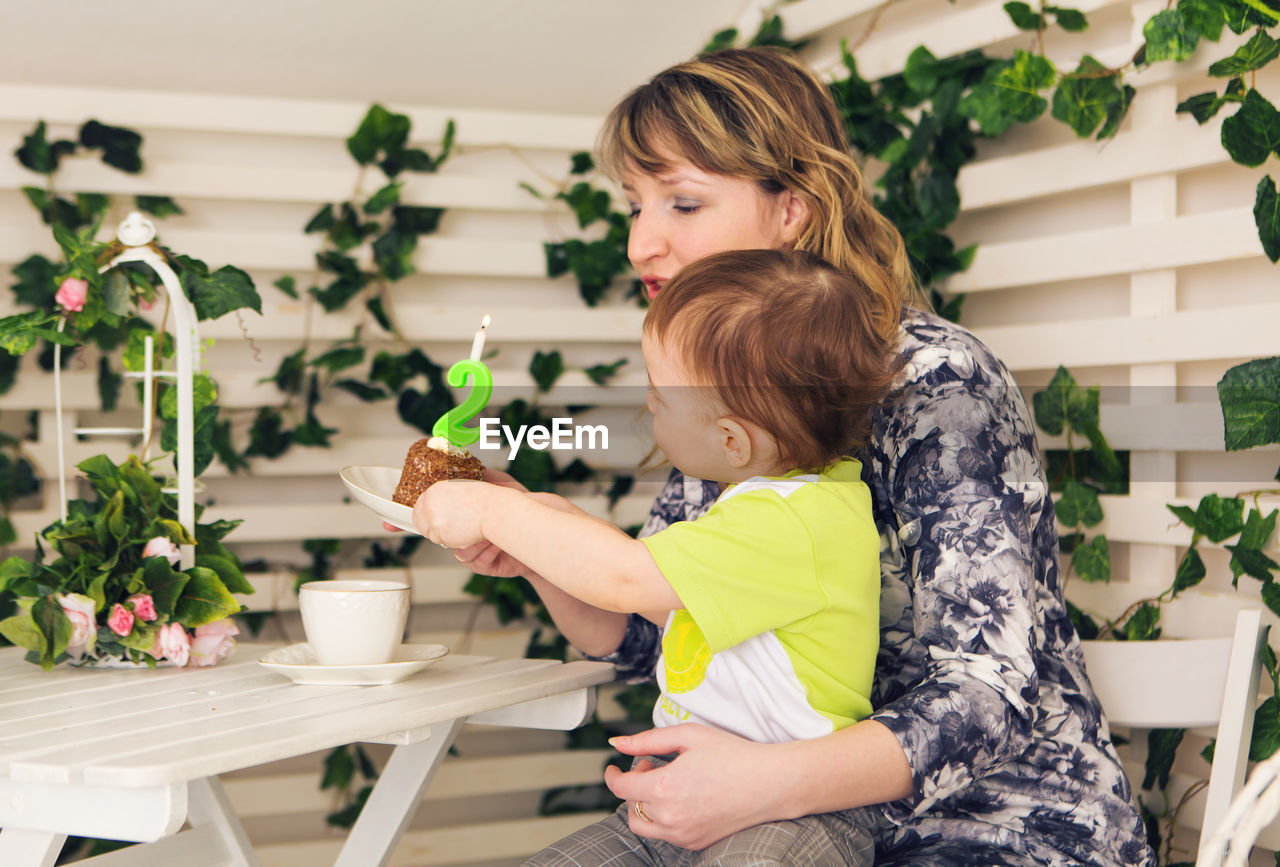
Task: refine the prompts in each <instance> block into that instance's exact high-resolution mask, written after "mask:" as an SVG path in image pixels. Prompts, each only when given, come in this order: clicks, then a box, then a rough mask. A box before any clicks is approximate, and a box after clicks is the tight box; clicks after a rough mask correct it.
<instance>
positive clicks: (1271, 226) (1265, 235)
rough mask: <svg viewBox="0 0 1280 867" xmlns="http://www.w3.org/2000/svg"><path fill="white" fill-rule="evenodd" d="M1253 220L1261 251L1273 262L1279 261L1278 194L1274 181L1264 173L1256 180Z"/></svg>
mask: <svg viewBox="0 0 1280 867" xmlns="http://www.w3.org/2000/svg"><path fill="white" fill-rule="evenodd" d="M1253 222H1254V224H1255V225H1256V226H1257V227H1258V240H1259V241H1261V242H1262V251H1263V252H1264V253H1266V255H1267V258H1268V259H1270V260H1271V261H1272V262H1273V263H1274V262H1277V261H1280V196H1277V195H1276V183H1275V181H1273V180H1271V176H1270V175H1266V176H1265V177H1263V178H1261V179H1260V180H1259V181H1258V189H1257V193H1256V194H1255V196H1254V200H1253Z"/></svg>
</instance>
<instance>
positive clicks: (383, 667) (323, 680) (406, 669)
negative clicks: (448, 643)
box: [258, 643, 449, 686]
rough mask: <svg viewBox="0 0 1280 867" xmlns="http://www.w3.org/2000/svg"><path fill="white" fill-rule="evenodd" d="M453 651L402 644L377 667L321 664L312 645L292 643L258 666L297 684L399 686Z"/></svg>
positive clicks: (273, 652)
mask: <svg viewBox="0 0 1280 867" xmlns="http://www.w3.org/2000/svg"><path fill="white" fill-rule="evenodd" d="M448 652H449V648H447V647H445V646H444V645H443V644H402V645H400V646H399V647H397V648H396V655H395V658H394V659H392V660H391V662H383V663H379V664H377V665H320V664H319V663H318V662H316V655H315V653H313V652H312V650H311V645H310V644H305V643H304V644H291V645H289V646H288V647H281V648H280V649H279V650H273V651H271V652H270V653H268V654H267V655H266V656H264V657H262V658H261V659H259V660H258V664H259V665H262V666H264V667H266V668H269V669H271V670H272V671H274V672H276V673H277V674H283V675H284V676H285V677H287V678H289V679H290V680H292V681H293V682H294V683H310V684H327V685H334V686H340V685H345V686H371V685H373V684H378V683H395V682H396V681H400V680H404V679H405V678H406V677H408V676H410V675H412V674H417V673H418V672H419V671H422V669H424V668H426V667H427V666H428V665H430V664H431V663H433V662H435V661H436V660H438V659H441V658H442V657H444V656H445V655H446V654H447V653H448Z"/></svg>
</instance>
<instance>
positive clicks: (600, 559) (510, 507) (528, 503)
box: [413, 480, 683, 615]
mask: <svg viewBox="0 0 1280 867" xmlns="http://www.w3.org/2000/svg"><path fill="white" fill-rule="evenodd" d="M413 523H414V526H415V527H417V528H418V530H419V532H421V533H422V534H423V535H424V536H426V537H427V538H428V539H431V540H432V541H433V542H439V543H442V544H445V545H448V546H449V547H451V548H462V547H466V546H468V545H473V544H475V543H476V542H479V541H481V540H482V539H485V540H488V541H490V542H492V543H493V544H494V545H496V546H498V547H499V548H501V549H502V550H504V551H506V552H508V553H510V554H511V555H512V556H513V557H515V558H516V559H517V560H520V561H521V562H523V563H525V564H526V565H528V566H529V568H531V569H532V570H534V571H535V572H537V573H538V574H539V575H541V576H542V577H543V578H545V579H546V580H547V581H549V582H550V583H551V584H553V585H555V586H556V587H559V588H560V589H561V590H563V591H564V592H566V593H568V594H569V595H571V596H573V597H575V598H577V599H580V600H582V601H583V602H586V603H588V604H590V605H594V606H595V607H597V608H602V609H604V610H606V611H618V612H627V613H630V612H645V613H646V615H653V614H655V613H658V612H666V611H672V610H674V609H677V608H681V607H683V606H682V605H681V604H680V597H678V596H677V595H676V593H675V591H674V590H672V589H671V585H670V584H668V583H667V580H666V578H665V577H663V575H662V572H661V571H660V570H659V569H658V566H657V564H656V563H654V562H653V558H652V557H651V556H650V555H649V550H648V549H647V548H646V547H645V546H644V544H643V543H642V542H639V541H637V540H635V539H632V538H631V537H630V536H628V535H627V534H626V533H624V532H622V531H621V530H619V529H618V528H617V527H614V526H613V525H611V524H609V523H608V522H606V521H601V520H599V519H597V518H593V517H591V516H590V515H587V514H586V513H585V512H582V511H580V510H577V509H574V510H573V511H568V512H566V511H562V510H560V509H558V508H554V507H552V506H550V505H547V504H546V503H542V502H538V501H537V500H536V499H534V497H533V496H532V495H530V494H526V493H523V492H521V491H515V490H512V489H510V488H503V487H498V486H496V485H490V484H486V483H484V482H474V481H468V480H450V481H445V482H437V483H436V484H434V485H432V486H431V487H430V488H428V489H427V491H426V493H424V494H423V495H422V496H421V497H419V498H418V502H417V504H416V505H415V506H414V510H413Z"/></svg>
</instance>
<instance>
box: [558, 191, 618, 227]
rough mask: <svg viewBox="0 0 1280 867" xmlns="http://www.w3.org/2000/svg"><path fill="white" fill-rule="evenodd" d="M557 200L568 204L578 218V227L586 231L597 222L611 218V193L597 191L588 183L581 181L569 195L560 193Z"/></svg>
mask: <svg viewBox="0 0 1280 867" xmlns="http://www.w3.org/2000/svg"><path fill="white" fill-rule="evenodd" d="M556 198H557V199H560V200H561V201H563V202H565V203H567V204H568V205H569V207H570V208H571V209H572V210H573V213H574V215H575V216H576V217H577V218H578V226H579V227H580V228H583V229H585V228H586V227H587V226H590V225H591V224H592V223H594V222H596V221H597V220H603V219H605V218H607V217H608V216H609V211H610V200H609V193H608V192H606V191H605V190H597V189H596V188H595V187H593V186H591V185H590V184H589V183H587V182H586V181H579V182H578V183H576V184H574V185H573V186H572V187H570V188H569V191H568V192H567V193H559V194H557V195H556Z"/></svg>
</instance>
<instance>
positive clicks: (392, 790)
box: [334, 719, 462, 867]
mask: <svg viewBox="0 0 1280 867" xmlns="http://www.w3.org/2000/svg"><path fill="white" fill-rule="evenodd" d="M460 728H462V720H460V719H455V720H452V721H450V722H441V723H436V724H435V725H434V726H432V727H431V737H430V738H428V739H427V740H425V741H422V742H420V743H416V744H409V745H407V746H398V747H396V748H395V750H394V751H393V752H392V753H391V758H390V759H389V760H388V761H387V766H386V768H384V769H383V771H382V773H381V775H379V777H378V782H377V784H376V785H375V786H374V787H373V791H372V792H371V793H370V794H369V800H368V801H366V802H365V805H364V809H363V810H361V811H360V818H359V819H357V820H356V823H355V825H354V826H353V827H352V828H351V833H350V834H348V835H347V842H346V843H345V844H344V845H343V847H342V852H341V853H340V854H339V855H338V860H337V861H335V862H334V867H385V865H386V864H387V862H388V861H390V859H391V853H392V852H393V851H394V850H395V848H396V845H397V844H398V843H399V842H400V838H401V837H402V836H403V835H404V831H405V828H407V827H408V826H409V821H410V820H411V819H412V818H413V814H414V811H415V810H416V809H417V807H418V801H419V800H421V798H422V793H423V792H425V791H426V789H427V784H428V783H430V782H431V777H432V776H433V775H434V774H435V772H436V768H438V767H439V766H440V762H441V761H443V760H444V757H445V754H447V753H448V752H449V746H450V745H451V744H452V743H453V740H454V738H456V737H457V736H458V730H459V729H460Z"/></svg>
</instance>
